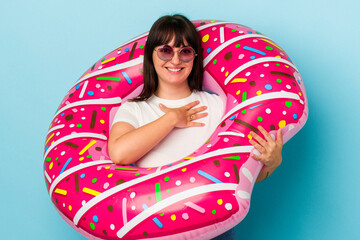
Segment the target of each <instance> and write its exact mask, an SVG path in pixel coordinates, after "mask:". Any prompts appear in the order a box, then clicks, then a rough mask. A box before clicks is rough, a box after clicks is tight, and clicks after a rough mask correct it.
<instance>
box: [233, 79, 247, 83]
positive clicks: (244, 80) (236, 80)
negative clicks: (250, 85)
mask: <svg viewBox="0 0 360 240" xmlns="http://www.w3.org/2000/svg"><path fill="white" fill-rule="evenodd" d="M246 81H247V79H246V78H235V79H234V80H232V81H231V83H237V82H246Z"/></svg>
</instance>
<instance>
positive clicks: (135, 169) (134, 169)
mask: <svg viewBox="0 0 360 240" xmlns="http://www.w3.org/2000/svg"><path fill="white" fill-rule="evenodd" d="M115 169H118V170H126V171H138V170H139V169H138V168H124V167H116V168H115Z"/></svg>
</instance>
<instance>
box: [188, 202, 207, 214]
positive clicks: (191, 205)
mask: <svg viewBox="0 0 360 240" xmlns="http://www.w3.org/2000/svg"><path fill="white" fill-rule="evenodd" d="M185 206H188V207H190V208H192V209H194V210H195V211H198V212H200V213H205V209H204V208H202V207H200V206H199V205H196V204H195V203H193V202H187V203H185Z"/></svg>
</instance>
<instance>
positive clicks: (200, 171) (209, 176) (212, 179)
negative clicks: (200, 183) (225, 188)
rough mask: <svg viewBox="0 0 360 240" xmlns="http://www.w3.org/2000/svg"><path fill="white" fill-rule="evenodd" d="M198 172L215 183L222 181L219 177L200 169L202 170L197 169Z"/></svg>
mask: <svg viewBox="0 0 360 240" xmlns="http://www.w3.org/2000/svg"><path fill="white" fill-rule="evenodd" d="M198 174H199V175H201V176H203V177H204V178H207V179H209V180H210V181H213V182H215V183H222V181H220V180H219V179H217V178H215V177H214V176H212V175H210V174H208V173H206V172H204V171H202V170H199V171H198Z"/></svg>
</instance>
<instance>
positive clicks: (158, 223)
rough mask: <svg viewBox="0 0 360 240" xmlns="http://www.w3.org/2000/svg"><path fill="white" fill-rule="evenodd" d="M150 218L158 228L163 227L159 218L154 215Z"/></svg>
mask: <svg viewBox="0 0 360 240" xmlns="http://www.w3.org/2000/svg"><path fill="white" fill-rule="evenodd" d="M152 220H153V221H154V223H155V224H156V225H157V226H158V227H159V228H163V224H162V223H161V222H160V221H159V219H157V218H156V217H154V218H153V219H152Z"/></svg>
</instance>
